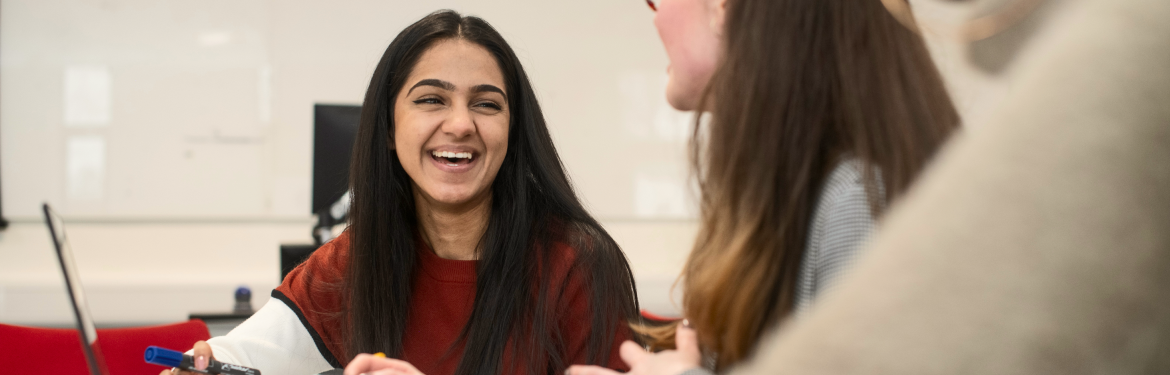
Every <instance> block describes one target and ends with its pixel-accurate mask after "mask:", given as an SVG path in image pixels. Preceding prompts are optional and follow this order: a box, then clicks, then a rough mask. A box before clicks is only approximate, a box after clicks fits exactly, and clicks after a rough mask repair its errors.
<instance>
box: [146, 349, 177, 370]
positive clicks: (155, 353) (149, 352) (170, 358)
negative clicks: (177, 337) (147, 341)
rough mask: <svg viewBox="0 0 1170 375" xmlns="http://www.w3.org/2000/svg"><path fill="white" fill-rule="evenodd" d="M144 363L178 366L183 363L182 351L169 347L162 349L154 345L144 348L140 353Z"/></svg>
mask: <svg viewBox="0 0 1170 375" xmlns="http://www.w3.org/2000/svg"><path fill="white" fill-rule="evenodd" d="M142 356H143V359H145V360H146V363H153V364H156V365H159V366H164V367H179V365H180V364H182V363H183V353H179V352H177V351H174V350H170V349H163V348H160V347H157V346H154V345H151V346H149V347H147V348H146V353H145V354H143V355H142Z"/></svg>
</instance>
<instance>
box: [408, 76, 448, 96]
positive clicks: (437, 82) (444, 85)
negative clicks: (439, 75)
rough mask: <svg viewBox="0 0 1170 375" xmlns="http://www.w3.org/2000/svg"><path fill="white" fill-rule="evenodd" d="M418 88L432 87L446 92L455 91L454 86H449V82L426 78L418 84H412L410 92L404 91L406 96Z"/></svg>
mask: <svg viewBox="0 0 1170 375" xmlns="http://www.w3.org/2000/svg"><path fill="white" fill-rule="evenodd" d="M419 86H434V87H438V88H441V89H443V90H447V91H455V85H453V84H451V82H447V81H443V80H438V79H433V78H428V79H424V80H422V81H418V83H416V84H414V86H411V87H410V90H406V95H410V92H411V91H414V89H415V88H418V87H419Z"/></svg>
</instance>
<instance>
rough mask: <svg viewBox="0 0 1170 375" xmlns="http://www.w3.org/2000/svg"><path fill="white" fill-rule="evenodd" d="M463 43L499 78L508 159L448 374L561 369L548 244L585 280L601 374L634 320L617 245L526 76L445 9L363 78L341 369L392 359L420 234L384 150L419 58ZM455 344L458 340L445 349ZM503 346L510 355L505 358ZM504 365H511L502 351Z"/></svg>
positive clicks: (407, 188)
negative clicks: (589, 203) (566, 250)
mask: <svg viewBox="0 0 1170 375" xmlns="http://www.w3.org/2000/svg"><path fill="white" fill-rule="evenodd" d="M450 39H461V40H465V41H468V42H471V43H474V44H476V45H479V46H481V47H483V48H485V49H486V50H487V51H489V52H490V53H491V54H492V55H493V56H494V57H495V60H496V62H497V63H498V64H499V67H500V70H501V71H502V72H503V76H504V80H505V85H506V90H507V92H508V105H509V110H510V112H511V127H510V130H509V135H508V153H507V155H506V156H505V157H504V161H503V165H502V166H501V167H500V171H499V173H498V174H497V175H496V178H495V180H494V182H493V183H492V186H491V193H492V200H491V215H490V218H489V222H488V225H487V231H486V233H485V234H484V237H483V238H482V239H481V242H480V243H481V247H480V250H479V251H480V253H479V261H478V262H477V280H476V292H475V301H474V307H473V311H472V314H471V318H470V319H469V321H468V322H467V324H466V326H464V327H463V331H462V332H463V333H462V338H461V339H460V340H459V343H462V344H464V345H465V346H464V350H463V356H462V358H461V359H460V362H459V365H458V367H457V370H456V373H459V374H492V373H499V372H501V371H509V372H511V371H514V370H521V369H503V368H502V366H503V363H513V364H521V363H524V364H526V365H525V366H526V367H527V368H525V369H522V370H524V371H526V372H527V373H530V374H537V373H553V372H558V371H563V370H564V368H565V367H567V366H568V363H566V361H567V358H566V355H567V352H566V351H567V350H566V346H565V341H566V339H567V338H566V337H565V335H566V333H565V332H561V329H560V326H559V324H558V321H557V320H556V319H557V318H558V317H561V316H562V315H563V314H564V313H565V312H564V311H563V309H558V307H557V306H554V305H555V303H554V299H555V298H556V297H557V295H558V294H559V293H558V292H559V291H560V290H563V288H564V287H565V285H550V283H548V282H547V281H548V280H550V277H549V275H548V273H549V272H550V271H551V270H553V269H564V267H554V266H553V265H552V264H550V262H552V261H554V260H555V259H554V258H555V257H552V256H549V254H548V252H550V251H553V249H555V246H554V244H555V243H562V244H566V245H568V246H569V247H571V248H572V249H573V250H575V256H574V257H572V259H574V262H575V263H574V264H573V265H571V266H570V267H569V270H570V272H571V277H567V278H565V280H566V281H565V282H568V280H569V279H576V280H580V281H581V282H584V283H586V285H588V288H589V289H590V290H591V291H592V292H591V294H590V295H589V296H588V298H589V306H590V309H591V313H592V317H591V322H590V323H591V329H590V331H589V332H590V336H589V338H588V343H587V345H588V349H587V357H588V361H589V362H590V363H593V364H599V365H605V364H606V361H607V359H608V358H609V353H610V350H611V349H612V348H611V346H612V343H613V341H614V337H615V335H616V334H617V330H618V329H628V328H626V326H625V324H626V323H628V322H633V321H634V319H637V311H638V308H637V296H636V294H635V291H634V281H633V277H632V275H631V272H630V268H629V265H628V263H627V262H626V258H625V256H624V255H623V254H622V252H621V250H620V249H619V248H618V245H617V243H615V242H614V240H613V239H612V238H611V237H610V236H609V234H608V233H606V231H605V230H604V229H602V227H601V226H600V225H599V224H598V223H597V221H596V220H594V219H593V218H592V217H591V216H590V215H589V214H588V213H587V212H586V211H585V209H584V208H583V207H582V205H581V203H580V202H579V201H578V199H577V196H576V194H575V193H574V191H573V188H572V186H571V185H570V183H569V179H568V177H567V176H566V174H565V171H564V167H563V165H562V164H561V160H560V157H559V156H558V155H557V151H556V149H555V148H554V147H553V143H552V138H551V137H550V136H549V132H548V128H547V126H546V125H545V120H544V115H543V114H542V113H541V110H540V105H539V104H538V103H537V100H536V95H535V93H534V92H533V89H532V86H531V84H530V83H529V81H528V77H527V75H526V74H525V73H524V69H523V68H522V67H521V66H520V62H519V60H518V59H517V58H516V55H515V54H514V53H513V51H512V48H511V47H509V46H508V43H507V42H505V41H504V39H503V37H501V36H500V34H499V33H497V32H496V31H495V30H494V29H492V27H491V26H490V25H488V23H487V22H485V21H484V20H482V19H479V18H476V17H462V16H460V15H459V14H458V13H456V12H453V11H439V12H436V13H433V14H431V15H429V16H427V17H425V18H423V19H422V20H419V21H418V22H415V23H414V24H413V25H410V26H409V27H407V28H406V29H405V30H403V31H402V32H401V33H400V34H398V37H396V38H395V39H394V41H393V42H391V43H390V46H389V47H388V48H387V49H386V52H385V54H384V55H382V59H381V61H379V62H378V67H377V69H376V70H375V71H374V76H373V78H372V79H371V80H370V87H369V90H368V91H367V92H366V97H365V102H364V103H363V105H362V114H361V125H360V128H359V129H358V134H357V139H356V141H355V144H354V153H353V164H352V166H351V168H350V175H351V180H350V187H351V189H352V191H353V202H352V208H351V210H350V219H349V235H350V236H351V237H350V238H351V244H352V247H351V251H350V254H351V255H350V260H349V264H350V266H349V267H350V270H349V273H348V276H347V279H346V287H347V288H348V290H349V293H348V296H347V298H348V299H347V304H346V305H347V306H348V307H349V310H348V311H347V312H346V313H345V322H346V323H347V324H345V325H344V326H345V327H347V330H348V333H349V340H348V343H347V345H346V353H345V354H344V355H345V356H346V360H348V359H349V358H352V357H353V356H354V355H356V354H357V353H373V352H384V353H386V354H387V355H390V356H392V357H400V356H401V354H402V351H403V347H402V345H403V344H402V338H403V333H404V332H405V331H406V320H407V313H408V310H409V309H410V305H409V301H410V297H411V290H412V285H413V280H414V276H415V272H416V270H415V268H416V264H417V259H416V258H417V254H416V252H417V251H418V250H417V248H416V240H417V239H416V234H417V233H418V231H419V228H418V221H417V218H416V211H415V202H414V198H413V194H412V190H411V189H412V186H411V179H410V176H408V175H407V174H406V171H405V170H403V168H402V165H401V163H400V162H399V160H398V157H397V154H396V153H395V152H394V151H393V150H391V149H390V147H389V145H390V144H393V142H394V141H393V139H392V137H393V135H394V100H395V98H396V97H397V95H398V92H399V90H401V89H402V87H403V85H404V84H405V80H406V78H407V76H409V74H410V72H411V70H412V68H413V67H414V65H415V64H416V63H417V62H418V60H419V58H420V56H421V55H422V54H423V53H424V52H425V51H426V50H427V49H428V48H430V46H432V45H434V44H435V43H436V42H439V41H442V40H450ZM453 344H458V343H453ZM505 348H510V350H509V351H505ZM507 352H511V353H512V354H513V355H514V357H513V358H512V359H511V360H510V361H509V360H506V359H505V353H507Z"/></svg>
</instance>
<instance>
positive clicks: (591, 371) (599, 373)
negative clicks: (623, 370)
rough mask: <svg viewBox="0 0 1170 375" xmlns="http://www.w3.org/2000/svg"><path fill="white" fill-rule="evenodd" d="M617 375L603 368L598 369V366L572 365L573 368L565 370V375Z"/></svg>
mask: <svg viewBox="0 0 1170 375" xmlns="http://www.w3.org/2000/svg"><path fill="white" fill-rule="evenodd" d="M618 374H620V372H617V371H614V370H610V369H607V368H605V367H599V366H582V365H574V366H570V367H569V369H568V370H565V375H618Z"/></svg>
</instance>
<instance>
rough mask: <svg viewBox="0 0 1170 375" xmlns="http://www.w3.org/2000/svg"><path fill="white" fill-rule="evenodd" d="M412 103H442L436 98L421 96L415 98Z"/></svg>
mask: <svg viewBox="0 0 1170 375" xmlns="http://www.w3.org/2000/svg"><path fill="white" fill-rule="evenodd" d="M414 104H443V102H442V101H439V99H438V98H422V99H419V100H415V101H414Z"/></svg>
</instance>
